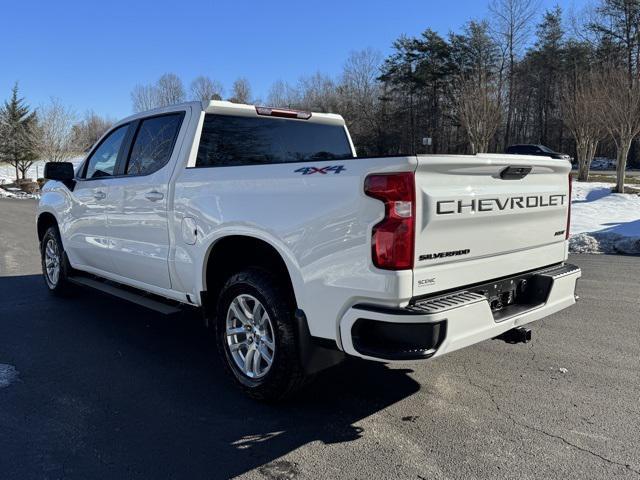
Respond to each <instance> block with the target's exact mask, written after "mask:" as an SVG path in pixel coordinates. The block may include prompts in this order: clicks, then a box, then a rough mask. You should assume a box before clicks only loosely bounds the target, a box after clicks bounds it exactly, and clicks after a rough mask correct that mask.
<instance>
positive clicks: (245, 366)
mask: <svg viewBox="0 0 640 480" xmlns="http://www.w3.org/2000/svg"><path fill="white" fill-rule="evenodd" d="M294 311H295V307H294V305H293V302H292V300H291V296H290V295H289V294H288V292H287V291H286V289H285V288H284V287H283V286H282V284H281V282H280V281H279V279H278V278H277V276H275V275H273V274H271V273H270V272H268V271H265V270H262V269H258V268H248V269H246V270H244V271H241V272H238V273H235V274H233V275H231V276H230V277H229V279H228V280H227V282H226V283H225V285H224V287H223V288H222V291H221V293H220V297H219V300H218V308H217V315H216V342H217V346H218V352H219V353H220V357H221V360H222V362H223V364H224V366H225V369H226V371H227V372H228V373H229V375H230V376H231V378H232V379H233V381H234V383H235V384H236V385H237V386H238V387H240V388H241V389H242V390H243V391H244V392H245V393H247V394H248V395H249V396H251V397H252V398H255V399H258V400H266V401H276V400H282V399H284V398H285V397H287V396H289V395H291V394H292V393H293V392H295V391H296V390H297V389H298V388H299V387H300V386H301V385H303V383H304V380H305V375H304V371H303V368H302V364H301V361H300V354H299V350H298V344H297V341H296V334H295V327H294V321H293V320H294Z"/></svg>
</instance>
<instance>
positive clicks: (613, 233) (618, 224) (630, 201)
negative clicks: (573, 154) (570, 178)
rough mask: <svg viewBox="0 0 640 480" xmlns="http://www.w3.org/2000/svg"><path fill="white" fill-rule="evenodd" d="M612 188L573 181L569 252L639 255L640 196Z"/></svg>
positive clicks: (594, 183)
mask: <svg viewBox="0 0 640 480" xmlns="http://www.w3.org/2000/svg"><path fill="white" fill-rule="evenodd" d="M612 188H613V184H609V183H598V182H592V183H588V182H573V195H572V197H573V198H572V204H571V238H570V239H569V249H570V250H571V252H574V253H624V254H640V196H639V195H637V194H628V193H624V194H623V193H611V189H612Z"/></svg>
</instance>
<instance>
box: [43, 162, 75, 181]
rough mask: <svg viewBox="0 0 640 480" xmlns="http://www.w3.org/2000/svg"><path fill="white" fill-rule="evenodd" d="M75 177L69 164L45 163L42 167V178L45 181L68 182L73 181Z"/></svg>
mask: <svg viewBox="0 0 640 480" xmlns="http://www.w3.org/2000/svg"><path fill="white" fill-rule="evenodd" d="M75 176H76V174H75V172H74V171H73V163H71V162H47V163H46V164H45V166H44V178H46V179H47V180H58V181H60V182H68V181H69V180H73V179H74V178H75Z"/></svg>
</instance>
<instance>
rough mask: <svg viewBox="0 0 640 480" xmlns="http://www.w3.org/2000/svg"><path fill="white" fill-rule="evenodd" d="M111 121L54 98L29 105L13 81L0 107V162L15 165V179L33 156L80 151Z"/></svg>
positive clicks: (61, 157) (55, 158)
mask: <svg viewBox="0 0 640 480" xmlns="http://www.w3.org/2000/svg"><path fill="white" fill-rule="evenodd" d="M113 123H114V121H113V120H112V119H110V118H108V117H103V116H100V115H98V114H96V113H95V112H93V111H88V112H86V113H85V114H84V116H82V117H81V118H79V117H78V116H77V115H76V113H75V112H74V111H73V110H72V109H70V108H69V107H66V106H65V105H63V104H62V103H61V102H60V101H59V100H57V99H55V98H52V99H51V100H50V101H49V102H48V103H47V104H45V105H41V106H40V107H38V108H35V109H32V108H31V107H30V106H29V105H28V104H27V103H26V101H25V99H24V98H22V97H20V94H19V89H18V84H17V83H16V84H15V85H14V87H13V89H12V90H11V96H10V97H9V99H8V100H6V101H5V102H4V105H2V106H1V107H0V162H1V163H6V164H9V165H11V166H12V167H13V168H14V169H15V176H16V181H22V180H26V176H27V172H28V171H29V169H30V168H31V167H32V166H33V164H34V162H35V161H36V160H38V159H45V160H48V161H52V162H62V161H65V160H68V159H70V158H72V157H74V156H78V155H81V154H82V153H83V152H85V151H86V150H87V149H89V148H90V147H91V146H92V145H93V144H94V143H95V142H97V141H98V139H99V138H100V137H101V136H102V135H103V134H104V133H105V132H106V131H107V130H108V129H109V128H111V126H112V125H113Z"/></svg>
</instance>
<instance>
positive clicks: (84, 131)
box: [72, 111, 114, 152]
mask: <svg viewBox="0 0 640 480" xmlns="http://www.w3.org/2000/svg"><path fill="white" fill-rule="evenodd" d="M113 123H114V122H113V120H111V119H109V118H105V117H101V116H99V115H97V114H96V113H95V112H92V111H88V112H86V113H85V114H84V118H83V119H82V120H81V121H80V122H78V123H76V124H75V125H74V126H73V127H72V131H73V146H74V149H75V150H76V151H78V152H84V151H86V150H87V149H89V148H91V146H92V145H93V144H94V143H96V142H97V141H98V140H99V139H100V137H102V135H104V134H105V132H106V131H107V130H109V129H110V128H111V126H112V125H113Z"/></svg>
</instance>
